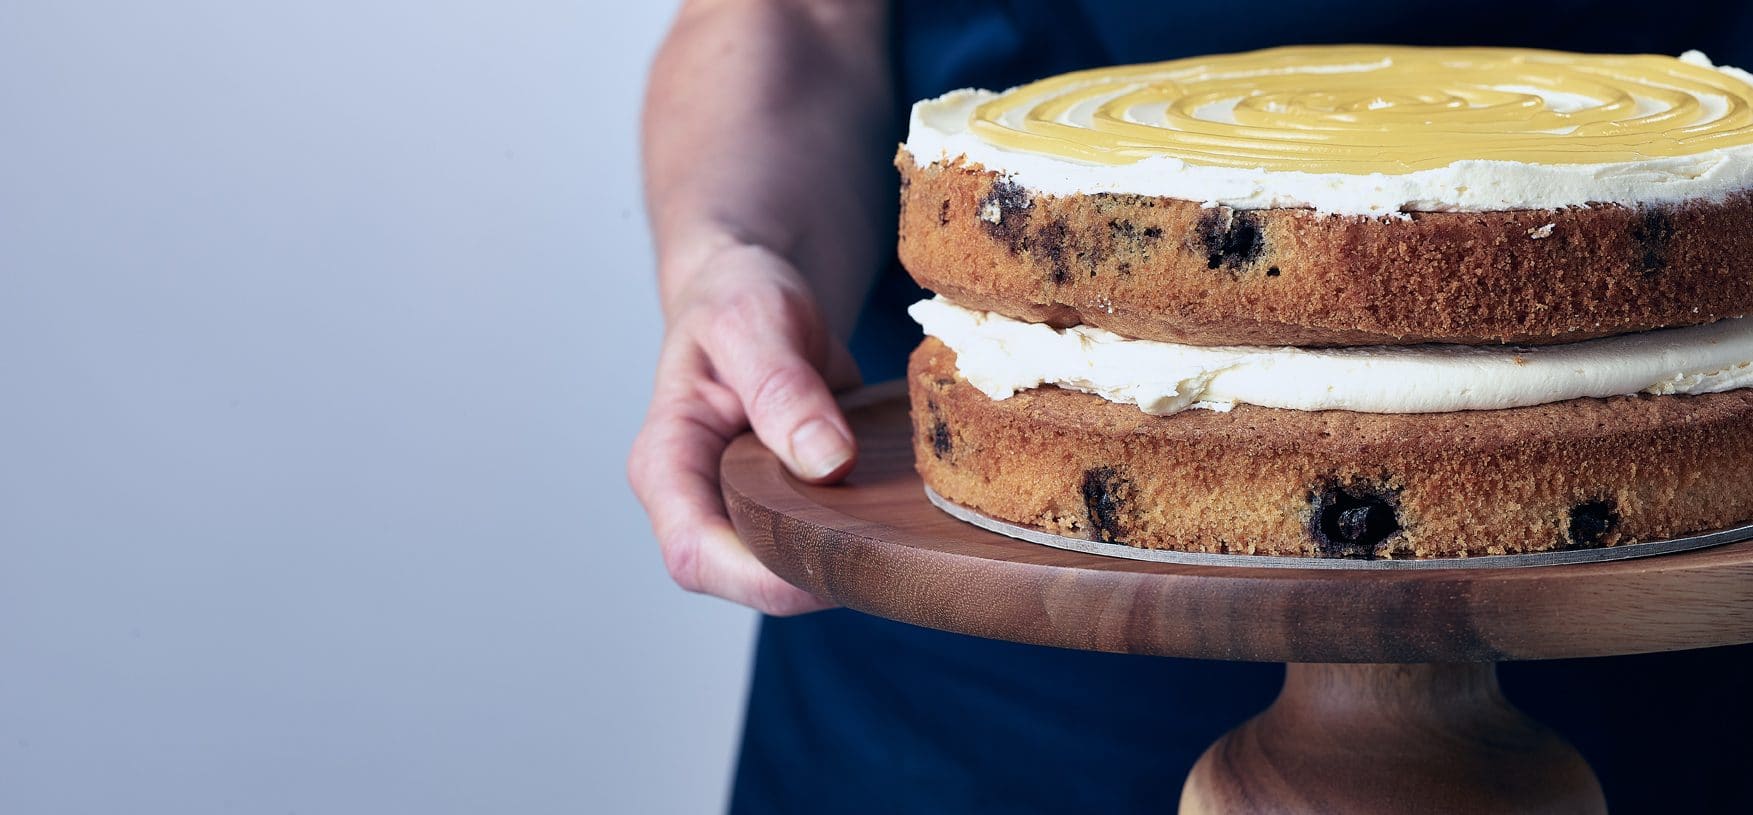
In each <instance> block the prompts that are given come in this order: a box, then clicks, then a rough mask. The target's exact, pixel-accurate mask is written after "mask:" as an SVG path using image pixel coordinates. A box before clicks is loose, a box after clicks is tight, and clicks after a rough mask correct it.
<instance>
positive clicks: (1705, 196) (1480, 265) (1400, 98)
mask: <svg viewBox="0 0 1753 815" xmlns="http://www.w3.org/2000/svg"><path fill="white" fill-rule="evenodd" d="M897 164H898V166H899V168H900V170H901V175H902V181H903V185H902V190H903V191H902V214H901V235H900V254H901V259H902V261H903V263H904V264H905V265H906V267H907V269H908V270H909V272H910V273H911V274H912V275H913V277H914V278H915V279H916V280H917V281H918V282H919V283H920V284H921V285H923V286H925V287H926V288H928V289H931V290H932V291H933V292H935V293H936V295H937V296H936V297H935V298H934V299H932V300H928V301H925V302H922V303H919V304H917V305H915V306H914V307H913V310H912V311H913V314H914V316H915V318H916V319H918V320H919V322H920V323H921V324H922V325H923V326H924V328H925V332H926V334H927V338H926V340H925V342H924V343H923V344H922V345H921V346H920V347H919V349H918V350H917V351H916V352H915V353H914V356H913V359H912V364H911V366H910V371H909V380H910V382H909V390H910V393H911V399H912V409H913V421H914V428H915V434H914V436H915V447H916V457H917V462H918V469H919V472H920V474H921V475H922V477H923V478H924V480H925V482H926V484H927V485H929V486H930V487H931V488H932V489H934V490H936V491H937V492H938V493H939V494H941V495H942V496H944V497H945V498H947V499H949V500H951V501H954V502H956V503H958V504H962V505H964V506H967V507H970V508H973V509H975V510H977V511H980V512H982V513H984V514H987V515H990V516H993V517H996V518H999V519H1002V520H1006V521H1010V522H1013V523H1019V524H1024V525H1027V526H1032V527H1036V528H1039V529H1043V530H1047V531H1050V532H1055V533H1058V534H1064V535H1072V536H1078V537H1086V538H1092V539H1095V540H1101V541H1108V542H1112V543H1116V544H1130V545H1133V546H1141V547H1150V548H1170V549H1180V550H1187V551H1201V552H1220V553H1232V554H1238V553H1245V554H1266V555H1302V556H1319V557H1380V558H1390V557H1393V558H1404V557H1460V556H1469V555H1484V554H1506V553H1522V552H1540V551H1549V550H1555V549H1565V548H1577V547H1599V546H1613V545H1619V544H1623V543H1629V542H1635V541H1643V540H1655V539H1662V538H1668V537H1673V536H1677V535H1683V534H1688V533H1694V532H1700V531H1705V530H1712V529H1719V528H1724V527H1728V526H1733V525H1737V524H1740V523H1744V522H1747V521H1748V520H1750V519H1753V426H1750V425H1749V419H1753V390H1749V389H1748V386H1749V385H1753V320H1743V319H1741V317H1742V315H1744V314H1747V313H1748V312H1749V311H1753V273H1750V272H1753V269H1749V267H1748V263H1747V261H1746V259H1747V258H1748V257H1750V256H1753V76H1749V75H1748V74H1747V73H1745V72H1742V71H1739V70H1736V69H1733V68H1727V67H1717V66H1713V65H1711V64H1710V62H1709V61H1708V60H1707V59H1706V58H1704V57H1703V56H1702V55H1700V54H1696V53H1692V54H1687V55H1684V56H1682V57H1680V58H1677V59H1676V58H1671V57H1662V56H1597V55H1580V54H1565V53H1557V52H1548V51H1532V50H1518V49H1418V48H1398V47H1379V46H1346V47H1306V48H1283V49H1273V50H1269V51H1260V52H1253V53H1248V54H1235V55H1225V56H1216V57H1204V58H1195V59H1188V60H1178V61H1174V62H1166V63H1158V64H1151V65H1139V66H1126V67H1119V68H1109V69H1101V70H1095V71H1086V72H1080V73H1074V74H1067V75H1064V76H1060V77H1054V78H1051V79H1047V80H1043V81H1041V82H1037V83H1034V84H1031V85H1025V86H1022V87H1019V88H1015V89H1012V90H1009V91H1005V92H1003V93H991V92H987V91H957V92H954V93H951V94H948V95H946V96H943V97H940V98H937V99H932V100H926V101H924V102H920V103H919V104H918V105H916V106H915V108H914V111H913V119H912V127H911V130H910V133H909V135H908V139H907V142H906V144H905V145H903V147H902V150H901V152H900V155H899V156H898V159H897Z"/></svg>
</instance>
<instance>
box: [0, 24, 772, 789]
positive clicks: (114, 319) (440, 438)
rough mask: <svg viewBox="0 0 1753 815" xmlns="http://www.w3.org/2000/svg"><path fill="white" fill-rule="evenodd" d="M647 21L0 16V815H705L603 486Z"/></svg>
mask: <svg viewBox="0 0 1753 815" xmlns="http://www.w3.org/2000/svg"><path fill="white" fill-rule="evenodd" d="M670 11H671V8H670V4H668V3H650V4H645V3H613V4H610V3H587V2H578V1H575V2H534V1H533V0H525V1H523V2H507V1H506V0H495V2H482V1H480V0H477V1H476V2H437V1H436V0H424V1H423V2H413V0H407V1H406V2H386V1H385V0H366V1H365V2H359V1H358V0H354V1H353V2H346V3H341V2H333V1H332V0H324V1H322V2H306V3H272V4H270V3H238V2H235V1H234V0H208V1H207V2H202V1H201V0H166V2H160V3H122V2H74V1H73V0H69V2H50V0H38V1H37V2H28V1H27V0H13V1H11V2H0V383H3V384H0V387H3V388H4V390H3V391H0V812H6V813H112V812H153V813H156V812H166V813H277V814H279V813H294V812H296V813H351V812H361V813H385V812H420V813H449V812H458V813H461V812H517V813H561V812H633V811H639V812H709V811H713V810H716V809H718V808H720V807H721V806H722V800H723V795H724V790H725V787H726V783H727V779H728V773H729V769H730V758H731V755H732V750H733V746H734V739H735V732H736V727H737V721H738V719H739V716H740V703H741V692H742V687H743V683H744V671H745V668H746V662H747V654H748V646H749V643H750V635H751V624H752V622H753V617H752V615H751V614H750V613H748V612H745V611H742V610H739V609H736V608H733V607H731V606H729V605H728V604H724V603H721V602H718V601H713V600H708V599H705V598H700V597H694V596H690V595H686V594H684V593H682V592H680V591H679V590H677V589H675V588H673V587H672V586H671V585H670V584H669V582H668V580H667V578H666V577H665V576H664V574H663V571H662V566H661V563H660V561H659V559H658V556H657V553H656V549H655V547H654V545H653V543H652V541H651V539H650V535H649V532H648V531H647V529H646V526H645V522H644V519H643V517H642V516H641V514H640V512H639V510H638V507H637V505H636V504H635V503H634V501H633V499H632V496H631V494H630V493H629V491H628V489H627V487H626V486H625V482H624V479H623V475H622V473H623V459H624V457H625V454H626V449H627V446H628V444H629V442H630V440H631V438H632V434H633V432H634V430H635V429H636V427H637V425H638V421H639V416H640V414H641V412H642V411H643V409H644V403H645V399H646V395H647V391H648V388H649V386H650V379H649V368H650V365H651V361H652V360H653V358H654V356H655V353H656V344H657V340H658V336H659V318H658V314H657V310H656V305H655V297H654V294H653V290H652V286H651V283H650V279H651V259H650V256H649V250H648V248H647V246H646V242H645V241H646V238H645V235H644V228H645V227H644V222H643V216H642V213H641V211H640V203H639V198H638V191H637V167H636V160H635V156H636V152H635V142H634V138H635V130H636V119H635V110H636V106H637V102H638V95H639V91H640V85H641V84H642V82H643V74H644V71H645V66H646V63H647V61H648V60H649V57H650V54H651V51H652V49H653V48H654V47H655V44H656V42H657V39H658V37H659V36H660V34H661V28H662V26H663V25H664V24H665V22H666V21H667V18H668V16H669V14H670Z"/></svg>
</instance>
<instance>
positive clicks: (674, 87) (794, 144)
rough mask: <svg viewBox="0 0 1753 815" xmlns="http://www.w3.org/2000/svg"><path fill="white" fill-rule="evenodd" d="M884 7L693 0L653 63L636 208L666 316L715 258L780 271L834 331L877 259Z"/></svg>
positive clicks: (885, 90)
mask: <svg viewBox="0 0 1753 815" xmlns="http://www.w3.org/2000/svg"><path fill="white" fill-rule="evenodd" d="M887 16H888V9H887V5H886V3H883V2H880V1H878V0H846V1H845V2H803V1H802V0H792V1H787V0H696V1H695V2H690V3H688V4H687V5H686V6H685V7H684V8H683V10H682V12H681V14H680V15H679V16H678V18H677V21H676V24H675V26H674V27H673V28H672V30H671V32H670V34H669V36H668V38H667V39H666V40H665V42H664V45H663V47H662V49H661V50H660V51H659V53H658V56H657V59H656V61H655V62H654V63H653V65H652V71H651V82H650V85H649V87H648V89H647V94H646V104H645V117H644V137H643V143H644V162H645V178H646V201H647V206H648V207H649V211H650V216H651V223H652V232H653V235H654V237H655V239H656V242H657V252H658V269H659V271H658V274H659V287H660V291H661V292H662V297H663V303H664V308H665V312H666V314H671V315H673V314H674V310H675V309H676V308H677V307H678V303H679V302H680V301H682V300H684V299H685V297H686V293H687V292H688V291H689V290H690V288H691V287H693V286H694V284H696V283H697V282H699V281H698V278H699V276H701V275H709V274H711V273H712V267H713V262H712V259H713V257H714V256H715V255H717V254H719V253H721V252H724V251H727V250H729V249H733V248H736V247H742V246H755V247H760V248H762V249H764V250H766V251H770V252H772V253H774V254H776V255H779V256H780V257H783V258H784V259H785V260H787V261H789V262H790V263H791V265H792V266H794V267H795V268H796V269H797V270H798V271H799V272H800V274H802V275H803V277H804V280H805V281H806V282H807V284H808V285H809V287H810V288H811V290H812V291H813V292H814V294H815V296H816V298H817V299H818V301H819V302H820V303H821V305H822V308H823V311H824V313H825V314H826V315H827V317H828V321H829V324H830V325H831V326H833V327H834V329H835V331H836V332H837V333H840V334H842V335H844V333H845V332H847V331H849V330H850V327H851V322H852V319H853V317H854V315H855V314H856V311H857V308H858V304H859V300H860V299H861V298H862V296H863V294H864V292H865V290H866V289H867V288H868V285H869V282H870V280H871V277H872V275H874V274H875V272H876V271H877V270H878V269H880V268H881V266H882V264H883V263H884V262H885V260H886V258H887V257H888V254H889V250H890V247H889V243H890V238H889V236H890V234H891V230H890V229H889V228H888V227H890V226H891V224H892V220H893V212H892V209H893V201H892V196H890V195H889V194H887V193H888V191H889V186H890V180H891V178H890V177H891V170H890V168H889V165H888V161H889V158H890V155H889V154H890V152H891V150H890V148H891V146H892V140H893V137H894V134H893V133H891V132H890V130H889V127H890V125H889V121H888V117H889V111H890V109H891V96H890V87H889V67H888V55H887Z"/></svg>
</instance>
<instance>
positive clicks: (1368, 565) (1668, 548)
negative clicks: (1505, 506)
mask: <svg viewBox="0 0 1753 815" xmlns="http://www.w3.org/2000/svg"><path fill="white" fill-rule="evenodd" d="M925 497H926V498H929V499H931V503H932V504H934V505H936V506H937V508H938V509H941V510H943V511H944V512H947V513H949V514H950V515H952V516H954V517H955V518H957V519H959V520H962V521H966V522H968V523H971V524H973V525H975V526H978V527H980V528H981V529H985V530H988V531H990V532H997V533H998V534H1000V535H1006V536H1009V537H1012V538H1017V539H1020V540H1025V541H1028V542H1030V543H1039V544H1042V545H1045V546H1052V547H1055V548H1058V549H1070V550H1072V551H1074V552H1084V553H1087V554H1091V555H1101V556H1104V557H1118V558H1127V559H1129V560H1154V561H1159V562H1162V563H1178V564H1183V565H1188V566H1231V567H1234V566H1245V567H1250V568H1260V567H1264V568H1273V569H1366V570H1367V569H1512V568H1525V567H1529V566H1560V565H1565V564H1572V563H1599V562H1603V561H1609V560H1628V559H1630V558H1640V557H1651V556H1654V555H1666V554H1672V553H1674V552H1685V551H1688V550H1691V549H1702V548H1705V547H1707V546H1718V545H1720V544H1724V543H1734V542H1736V541H1742V540H1747V539H1749V538H1753V524H1746V525H1744V526H1737V527H1734V528H1732V529H1723V530H1719V531H1716V532H1706V533H1704V534H1699V535H1687V536H1685V537H1679V538H1669V539H1667V540H1659V541H1645V542H1643V543H1628V544H1624V545H1622V546H1609V547H1605V548H1599V549H1571V550H1566V551H1562V552H1535V553H1532V554H1523V555H1481V556H1479V557H1462V558H1429V559H1421V560H1392V559H1374V560H1364V559H1356V558H1319V557H1291V556H1281V555H1217V554H1210V553H1206V552H1177V551H1172V550H1167V549H1140V548H1138V547H1135V546H1127V545H1126V544H1123V543H1105V542H1103V541H1092V540H1086V539H1083V538H1068V537H1066V536H1064V535H1055V534H1053V533H1051V532H1043V531H1041V530H1039V529H1034V528H1032V527H1027V526H1020V525H1017V524H1013V523H1010V522H1008V521H1001V520H998V519H997V518H993V517H989V516H987V515H983V514H981V513H979V512H976V511H974V510H971V509H968V508H967V507H964V506H961V505H960V504H955V503H952V502H951V501H949V499H946V498H944V497H943V496H941V495H938V494H937V492H936V491H934V490H932V489H931V488H930V487H926V488H925Z"/></svg>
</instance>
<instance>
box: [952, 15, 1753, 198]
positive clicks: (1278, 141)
mask: <svg viewBox="0 0 1753 815" xmlns="http://www.w3.org/2000/svg"><path fill="white" fill-rule="evenodd" d="M1745 76H1746V75H1745V74H1742V73H1740V72H1734V73H1729V72H1725V71H1721V70H1717V69H1714V68H1712V67H1710V66H1709V65H1708V64H1706V65H1698V64H1694V63H1693V62H1688V61H1683V60H1680V59H1675V58H1673V57H1666V56H1655V55H1595V54H1573V53H1564V52H1557V51H1541V50H1532V49H1506V48H1418V47H1407V46H1304V47H1290V48H1275V49H1269V50H1265V51H1254V52H1249V53H1242V54H1227V55H1220V56H1209V57H1196V58H1190V59H1182V60H1174V61H1170V62H1161V63H1153V64H1147V65H1131V66H1121V67H1114V68H1101V69H1096V70H1090V71H1081V72H1076V73H1070V74H1064V75H1061V76H1056V77H1052V78H1049V79H1044V80H1041V81H1039V82H1034V83H1031V84H1028V85H1023V86H1021V87H1018V88H1014V89H1012V90H1010V91H1007V92H1005V93H1002V94H999V95H997V96H995V97H992V98H990V99H988V100H986V101H984V102H982V103H981V104H979V105H978V106H976V107H975V108H974V109H973V111H972V114H971V115H970V118H969V120H968V127H969V130H970V131H971V132H972V134H974V135H976V136H977V137H979V138H980V139H981V140H983V141H985V142H988V143H990V144H992V145H994V146H996V147H999V148H1001V149H1004V150H1009V151H1017V152H1025V153H1035V154H1041V155H1046V156H1053V157H1058V158H1062V159H1069V160H1072V161H1077V162H1085V163H1092V164H1104V165H1123V164H1131V163H1134V162H1138V161H1141V160H1143V159H1148V158H1155V157H1170V158H1175V159H1179V160H1180V161H1183V162H1185V163H1186V164H1188V165H1195V166H1208V167H1233V168H1250V169H1259V170H1265V171H1296V172H1309V173H1343V174H1367V173H1382V174H1398V173H1412V172H1416V171H1419V170H1426V169H1431V168H1437V167H1444V166H1448V165H1451V164H1454V163H1456V162H1460V161H1510V162H1522V163H1528V164H1609V163H1623V162H1635V161H1641V160H1647V159H1653V158H1665V157H1677V156H1690V155H1695V154H1699V153H1703V152H1706V151H1710V150H1716V149H1720V148H1727V147H1735V146H1741V145H1748V144H1753V84H1749V82H1748V81H1746V80H1745V79H1743V77H1745Z"/></svg>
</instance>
